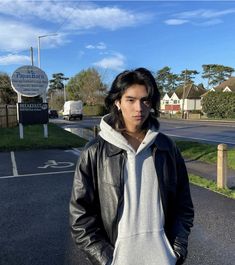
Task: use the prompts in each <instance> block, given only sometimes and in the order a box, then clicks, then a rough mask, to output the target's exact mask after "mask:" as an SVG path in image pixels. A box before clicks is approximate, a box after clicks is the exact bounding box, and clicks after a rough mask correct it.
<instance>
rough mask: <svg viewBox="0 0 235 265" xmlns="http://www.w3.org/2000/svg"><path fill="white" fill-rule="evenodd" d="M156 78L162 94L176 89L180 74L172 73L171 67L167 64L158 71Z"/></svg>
mask: <svg viewBox="0 0 235 265" xmlns="http://www.w3.org/2000/svg"><path fill="white" fill-rule="evenodd" d="M155 80H156V83H157V85H158V88H159V90H160V92H161V94H162V93H164V92H168V91H170V90H175V88H176V86H177V81H178V75H176V74H173V73H171V68H170V67H168V66H165V67H163V68H162V69H160V70H159V71H157V73H156V77H155Z"/></svg>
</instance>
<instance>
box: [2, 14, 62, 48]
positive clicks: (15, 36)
mask: <svg viewBox="0 0 235 265" xmlns="http://www.w3.org/2000/svg"><path fill="white" fill-rule="evenodd" d="M6 29H7V30H6ZM47 34H49V32H47V31H46V30H43V29H41V28H38V27H34V26H30V25H27V24H24V23H20V22H19V21H15V20H6V19H1V18H0V40H1V41H0V50H2V51H11V52H12V51H20V50H27V49H30V47H35V48H36V47H37V40H38V38H37V37H38V36H39V35H47ZM62 37H63V36H62V35H58V36H51V37H47V38H44V39H43V48H48V47H54V46H58V45H61V44H63V43H64V40H63V38H62Z"/></svg>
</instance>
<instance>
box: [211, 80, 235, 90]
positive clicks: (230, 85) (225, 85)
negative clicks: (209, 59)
mask: <svg viewBox="0 0 235 265" xmlns="http://www.w3.org/2000/svg"><path fill="white" fill-rule="evenodd" d="M210 91H217V92H235V77H230V78H229V79H228V80H226V81H224V82H222V83H220V84H219V85H218V86H216V87H213V88H212V89H211V90H210Z"/></svg>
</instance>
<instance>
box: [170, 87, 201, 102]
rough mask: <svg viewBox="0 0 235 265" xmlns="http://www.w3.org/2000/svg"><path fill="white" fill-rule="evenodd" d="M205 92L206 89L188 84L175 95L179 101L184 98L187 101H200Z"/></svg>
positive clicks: (176, 91)
mask: <svg viewBox="0 0 235 265" xmlns="http://www.w3.org/2000/svg"><path fill="white" fill-rule="evenodd" d="M184 89H185V93H184ZM205 92H206V89H204V88H203V87H202V86H196V85H194V84H188V85H186V86H185V87H184V86H181V87H179V88H177V89H176V90H175V93H176V95H177V96H178V98H179V99H183V97H184V98H186V99H200V98H201V95H202V94H204V93H205ZM183 94H184V95H183Z"/></svg>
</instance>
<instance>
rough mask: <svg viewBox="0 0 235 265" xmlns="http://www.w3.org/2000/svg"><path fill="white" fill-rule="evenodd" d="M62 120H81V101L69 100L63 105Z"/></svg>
mask: <svg viewBox="0 0 235 265" xmlns="http://www.w3.org/2000/svg"><path fill="white" fill-rule="evenodd" d="M63 118H64V119H68V120H71V119H76V118H79V119H80V120H82V118H83V103H82V101H81V100H77V101H75V100H69V101H66V102H65V103H64V107H63Z"/></svg>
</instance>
